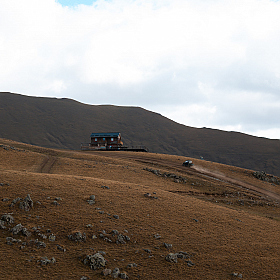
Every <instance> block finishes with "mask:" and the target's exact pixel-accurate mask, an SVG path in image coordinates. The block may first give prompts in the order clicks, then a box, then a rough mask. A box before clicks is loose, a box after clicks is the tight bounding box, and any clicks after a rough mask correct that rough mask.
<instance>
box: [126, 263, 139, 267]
mask: <svg viewBox="0 0 280 280" xmlns="http://www.w3.org/2000/svg"><path fill="white" fill-rule="evenodd" d="M132 267H137V264H136V263H129V264H128V265H127V268H132Z"/></svg>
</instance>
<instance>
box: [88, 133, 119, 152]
mask: <svg viewBox="0 0 280 280" xmlns="http://www.w3.org/2000/svg"><path fill="white" fill-rule="evenodd" d="M90 138H91V143H90V146H91V147H92V148H97V149H102V148H103V149H111V148H119V147H121V146H122V145H123V142H122V141H121V134H120V133H119V132H110V133H92V134H91V135H90Z"/></svg>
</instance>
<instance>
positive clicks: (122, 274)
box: [120, 272, 128, 279]
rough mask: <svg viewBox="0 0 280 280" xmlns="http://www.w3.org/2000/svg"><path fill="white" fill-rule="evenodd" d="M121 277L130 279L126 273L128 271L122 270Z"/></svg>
mask: <svg viewBox="0 0 280 280" xmlns="http://www.w3.org/2000/svg"><path fill="white" fill-rule="evenodd" d="M120 278H121V279H128V275H127V273H126V272H122V273H121V274H120Z"/></svg>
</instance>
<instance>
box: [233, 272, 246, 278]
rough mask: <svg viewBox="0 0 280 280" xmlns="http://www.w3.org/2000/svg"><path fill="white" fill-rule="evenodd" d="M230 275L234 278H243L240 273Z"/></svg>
mask: <svg viewBox="0 0 280 280" xmlns="http://www.w3.org/2000/svg"><path fill="white" fill-rule="evenodd" d="M231 275H232V276H234V277H238V278H243V275H242V274H241V273H237V272H233V273H232V274H231Z"/></svg>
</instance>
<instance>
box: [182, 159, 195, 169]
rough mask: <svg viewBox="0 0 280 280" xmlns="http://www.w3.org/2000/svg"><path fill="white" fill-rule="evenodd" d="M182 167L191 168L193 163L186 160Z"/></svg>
mask: <svg viewBox="0 0 280 280" xmlns="http://www.w3.org/2000/svg"><path fill="white" fill-rule="evenodd" d="M183 166H187V167H191V166H193V162H192V161H191V160H186V161H185V162H183Z"/></svg>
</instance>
